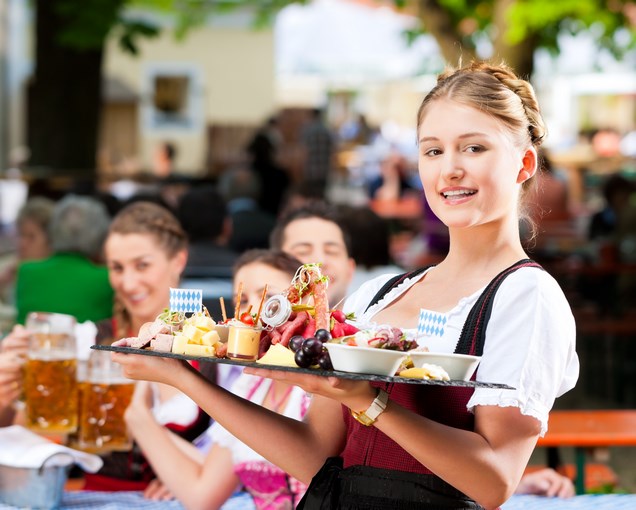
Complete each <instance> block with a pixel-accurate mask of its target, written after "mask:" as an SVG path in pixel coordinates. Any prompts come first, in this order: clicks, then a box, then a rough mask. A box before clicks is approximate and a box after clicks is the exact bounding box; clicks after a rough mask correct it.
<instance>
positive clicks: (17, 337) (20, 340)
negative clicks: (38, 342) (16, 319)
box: [0, 324, 30, 357]
mask: <svg viewBox="0 0 636 510" xmlns="http://www.w3.org/2000/svg"><path fill="white" fill-rule="evenodd" d="M29 335H30V332H29V331H28V330H27V329H25V328H24V326H21V325H20V324H17V325H15V326H14V327H13V329H12V330H11V333H9V334H8V335H7V336H6V337H4V339H3V340H2V341H1V342H0V352H2V353H5V352H12V353H14V354H16V355H18V356H23V357H26V355H27V350H28V348H29Z"/></svg>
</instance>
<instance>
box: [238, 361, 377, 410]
mask: <svg viewBox="0 0 636 510" xmlns="http://www.w3.org/2000/svg"><path fill="white" fill-rule="evenodd" d="M245 373H246V374H252V375H256V376H260V377H266V378H268V379H274V380H277V381H283V382H286V383H289V384H293V385H294V386H300V387H301V388H302V389H303V390H305V391H306V392H307V393H312V394H316V395H321V396H323V397H326V398H330V399H332V400H336V401H338V402H340V403H341V404H343V405H345V406H347V407H348V408H349V409H353V410H354V411H360V410H364V409H367V408H368V407H369V406H370V405H371V403H372V402H373V399H374V398H375V397H376V394H377V392H376V390H375V389H373V387H372V386H371V385H370V384H369V382H368V381H354V380H352V379H343V378H340V377H325V376H323V375H311V374H306V373H296V372H293V371H288V370H270V369H263V368H252V367H249V368H246V369H245Z"/></svg>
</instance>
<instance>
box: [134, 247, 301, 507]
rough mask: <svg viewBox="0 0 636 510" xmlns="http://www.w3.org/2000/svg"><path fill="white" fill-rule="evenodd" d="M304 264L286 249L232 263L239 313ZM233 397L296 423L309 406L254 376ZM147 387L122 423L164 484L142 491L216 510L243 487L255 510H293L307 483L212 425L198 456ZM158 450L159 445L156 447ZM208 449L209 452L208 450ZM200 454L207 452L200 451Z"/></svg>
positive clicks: (282, 386) (281, 286)
mask: <svg viewBox="0 0 636 510" xmlns="http://www.w3.org/2000/svg"><path fill="white" fill-rule="evenodd" d="M300 265H301V262H299V261H298V260H297V259H295V258H293V257H291V256H290V255H287V254H285V253H283V252H276V251H268V250H251V251H248V252H246V253H244V254H243V255H242V256H241V257H240V258H239V260H238V261H237V263H236V265H235V273H234V288H235V289H237V287H238V284H239V282H242V283H243V292H242V300H241V308H242V309H245V308H246V307H247V306H248V305H252V307H253V309H256V308H257V307H258V305H259V302H260V299H261V296H262V293H263V288H264V287H265V284H267V285H268V290H269V295H273V294H277V293H280V292H282V291H283V290H285V289H286V288H287V287H289V285H290V282H291V280H292V278H293V276H294V273H295V272H296V270H297V269H298V267H299V266H300ZM232 392H233V393H236V394H237V395H240V396H242V397H244V398H246V399H248V400H250V401H251V402H253V403H255V404H258V405H260V406H263V407H265V408H267V409H271V410H272V411H276V412H278V413H280V414H283V415H285V416H287V417H290V418H294V419H296V420H301V419H302V418H303V416H304V414H305V412H306V411H307V408H308V406H309V397H308V396H307V394H306V393H305V391H303V390H302V389H300V388H298V387H296V386H291V385H289V384H287V383H285V382H282V381H273V380H271V379H264V378H262V377H256V376H253V375H247V374H243V375H241V376H239V378H238V379H237V380H236V382H235V383H234V385H233V386H232ZM150 396H151V392H150V390H149V388H148V383H147V382H145V381H142V382H140V383H138V387H137V389H136V391H135V396H134V397H133V401H132V403H131V405H130V407H129V408H128V410H127V411H126V421H127V423H128V426H129V428H130V430H131V431H132V434H133V436H134V438H135V440H136V441H137V442H138V443H139V445H140V446H141V447H142V449H143V451H144V452H145V453H146V458H147V459H148V461H149V462H150V464H151V465H152V467H153V469H154V470H155V472H156V473H157V476H158V477H159V479H160V480H161V482H162V484H163V485H157V484H153V485H152V486H150V487H149V488H148V490H147V491H146V496H147V497H149V498H152V499H165V498H168V497H172V496H173V495H174V497H176V498H177V499H178V500H179V501H180V502H181V503H183V505H184V506H185V507H186V508H188V509H194V508H205V509H208V510H212V509H216V508H220V507H221V506H222V505H223V503H225V501H226V500H227V499H228V498H229V497H230V496H231V495H232V494H233V493H234V492H235V491H236V489H237V487H239V486H242V487H243V488H244V489H245V490H246V491H247V492H248V493H249V494H251V496H252V498H253V500H254V504H255V505H256V508H258V509H259V510H270V509H271V510H274V509H281V508H292V507H294V506H295V504H296V503H298V501H299V500H300V497H301V496H302V493H303V492H304V490H305V486H304V485H303V484H301V483H300V482H298V481H297V480H295V479H293V478H291V477H289V476H288V475H287V474H286V473H285V472H283V471H282V470H281V469H279V468H278V467H276V466H274V465H273V464H271V463H270V462H268V461H266V460H265V459H264V458H263V457H261V456H260V455H258V454H257V453H256V452H255V451H253V450H252V449H251V448H249V447H248V446H246V445H245V444H243V443H242V442H241V441H239V440H238V439H237V438H235V437H234V436H233V435H231V434H230V433H229V432H228V431H227V430H225V429H224V428H223V427H222V426H221V425H219V424H218V423H214V424H213V425H212V426H211V427H210V428H209V429H208V431H207V432H206V434H205V435H204V436H203V437H202V441H200V442H199V448H200V449H199V451H197V452H194V454H193V452H192V448H190V449H189V450H186V449H185V448H183V447H184V446H185V447H188V446H191V445H188V444H185V445H184V444H181V443H182V442H179V441H171V439H175V438H174V437H172V436H173V435H172V434H170V432H169V431H168V430H166V429H165V428H164V427H162V426H161V425H160V424H159V423H158V422H157V420H156V419H155V418H154V417H153V415H152V411H151V408H150ZM158 445H161V447H158ZM206 448H209V451H207V450H206ZM203 451H207V454H205V456H204V453H203Z"/></svg>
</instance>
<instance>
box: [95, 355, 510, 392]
mask: <svg viewBox="0 0 636 510" xmlns="http://www.w3.org/2000/svg"><path fill="white" fill-rule="evenodd" d="M91 349H94V350H96V351H111V352H122V353H124V354H141V355H142V356H159V357H160V358H175V359H181V360H187V361H199V362H206V361H207V362H209V363H225V364H227V365H238V366H242V367H252V368H264V369H268V370H282V371H286V372H297V373H302V374H310V375H322V376H326V377H340V378H342V379H354V380H358V381H377V382H390V383H405V384H429V385H433V386H464V387H468V388H500V389H505V390H513V389H514V388H512V387H511V386H508V385H507V384H500V383H488V382H482V381H463V380H451V381H437V380H434V379H413V378H411V377H399V376H387V375H373V374H358V373H353V372H340V371H338V370H321V369H315V368H300V367H284V366H280V365H265V364H263V363H256V362H253V361H235V360H231V359H229V358H215V357H213V356H189V355H187V354H174V353H172V352H159V351H152V350H149V349H137V348H135V347H119V346H115V345H91Z"/></svg>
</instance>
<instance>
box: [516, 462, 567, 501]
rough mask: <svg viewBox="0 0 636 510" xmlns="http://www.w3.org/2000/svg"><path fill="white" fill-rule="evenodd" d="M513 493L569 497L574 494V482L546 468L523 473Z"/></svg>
mask: <svg viewBox="0 0 636 510" xmlns="http://www.w3.org/2000/svg"><path fill="white" fill-rule="evenodd" d="M515 493H516V494H533V495H535V496H549V497H559V498H570V497H572V496H574V484H573V483H572V480H570V479H569V478H568V477H566V476H563V475H560V474H559V473H557V472H556V471H555V470H554V469H550V468H546V469H541V470H539V471H535V472H534V473H528V474H527V475H524V476H523V477H522V478H521V481H520V482H519V485H518V486H517V490H516V491H515Z"/></svg>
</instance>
